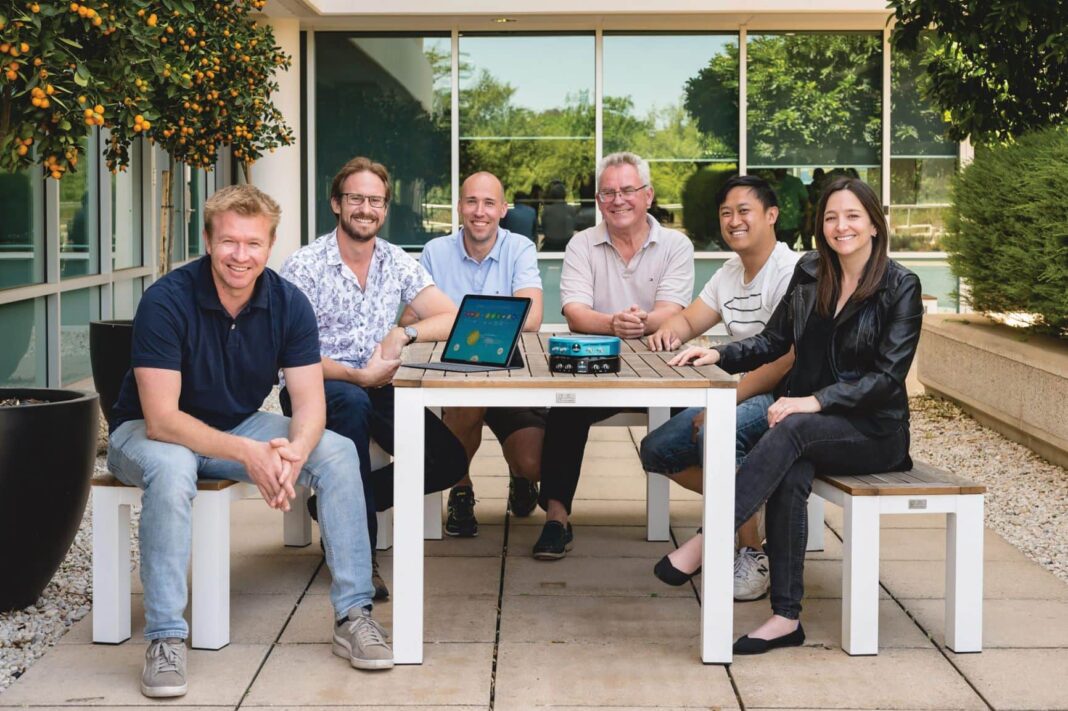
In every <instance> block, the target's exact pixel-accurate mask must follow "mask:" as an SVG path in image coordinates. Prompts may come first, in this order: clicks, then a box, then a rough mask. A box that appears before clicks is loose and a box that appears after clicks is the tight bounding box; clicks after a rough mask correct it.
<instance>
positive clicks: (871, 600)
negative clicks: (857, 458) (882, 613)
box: [842, 496, 879, 655]
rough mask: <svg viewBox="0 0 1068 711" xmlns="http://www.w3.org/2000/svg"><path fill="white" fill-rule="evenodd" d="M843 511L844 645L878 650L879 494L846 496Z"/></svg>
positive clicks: (858, 652)
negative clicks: (877, 495)
mask: <svg viewBox="0 0 1068 711" xmlns="http://www.w3.org/2000/svg"><path fill="white" fill-rule="evenodd" d="M842 514H843V518H844V519H845V526H844V528H845V536H844V541H843V550H842V649H844V650H845V651H846V653H848V654H851V655H861V654H878V653H879V498H878V497H876V496H846V497H845V501H844V505H843V506H842Z"/></svg>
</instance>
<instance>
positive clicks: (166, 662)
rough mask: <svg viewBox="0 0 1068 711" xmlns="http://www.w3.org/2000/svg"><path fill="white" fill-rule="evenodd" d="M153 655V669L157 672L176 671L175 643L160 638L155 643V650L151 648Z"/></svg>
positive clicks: (176, 655) (176, 653)
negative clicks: (154, 661)
mask: <svg viewBox="0 0 1068 711" xmlns="http://www.w3.org/2000/svg"><path fill="white" fill-rule="evenodd" d="M153 655H154V657H155V660H156V664H155V671H156V673H157V674H162V673H163V672H176V671H178V649H177V648H176V647H175V645H173V644H170V643H169V642H166V641H164V640H160V641H159V642H158V643H157V644H156V648H155V650H153Z"/></svg>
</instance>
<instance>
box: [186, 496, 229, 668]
mask: <svg viewBox="0 0 1068 711" xmlns="http://www.w3.org/2000/svg"><path fill="white" fill-rule="evenodd" d="M230 496H231V492H230V491H227V490H223V491H198V492H197V496H196V498H195V499H193V629H192V644H191V646H192V647H193V648H194V649H222V648H223V647H225V646H226V645H228V644H230Z"/></svg>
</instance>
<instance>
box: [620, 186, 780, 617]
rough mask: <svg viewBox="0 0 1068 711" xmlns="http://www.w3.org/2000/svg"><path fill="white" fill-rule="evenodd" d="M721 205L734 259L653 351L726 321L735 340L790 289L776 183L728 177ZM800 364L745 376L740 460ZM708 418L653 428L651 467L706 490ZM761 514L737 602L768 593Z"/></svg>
mask: <svg viewBox="0 0 1068 711" xmlns="http://www.w3.org/2000/svg"><path fill="white" fill-rule="evenodd" d="M716 202H717V204H718V205H719V224H720V231H721V232H722V234H723V238H724V239H725V240H726V242H727V244H728V245H729V246H730V248H731V249H732V250H734V256H732V257H731V258H730V259H728V260H727V262H726V263H725V264H724V265H723V266H722V267H720V269H719V270H718V271H717V272H716V273H715V274H713V275H712V278H711V279H709V280H708V283H707V284H706V285H705V288H704V289H702V290H701V294H700V295H699V296H698V298H697V299H695V300H694V302H693V303H692V304H690V305H689V306H688V307H686V309H685V310H683V311H682V312H681V313H678V314H676V315H675V316H673V317H672V318H671V319H670V320H668V321H667V322H666V323H664V325H663V326H661V327H660V328H659V329H658V330H657V331H656V332H655V333H654V334H652V335H651V336H650V337H649V347H650V348H651V349H652V350H654V351H659V350H668V351H670V350H675V349H676V348H678V347H679V346H681V345H682V344H683V343H685V342H686V341H688V340H690V339H691V338H694V337H695V336H698V335H700V334H702V333H704V332H705V331H707V330H708V329H710V328H712V327H713V326H715V325H716V324H718V323H720V322H722V323H724V324H725V325H726V327H727V333H728V334H729V335H730V337H731V339H733V340H737V339H740V338H747V337H749V336H752V335H754V334H756V333H759V332H760V331H762V330H763V329H764V325H765V324H766V323H767V322H768V319H769V318H770V317H771V314H772V312H774V311H775V308H776V307H777V306H778V305H779V302H780V301H781V300H782V297H783V294H785V293H786V288H787V286H788V285H789V283H790V277H791V276H792V275H793V273H794V266H795V265H796V264H797V260H798V259H799V255H798V254H796V253H795V252H793V251H791V250H790V249H789V248H788V247H787V246H786V245H785V244H783V243H781V242H778V241H777V240H776V239H775V220H776V219H777V218H778V216H779V209H778V206H777V204H776V199H775V192H774V191H773V190H772V188H771V186H770V185H768V183H767V181H765V180H764V179H763V178H758V177H755V176H736V177H733V178H731V179H730V180H728V181H727V182H726V184H725V185H724V186H723V188H722V189H721V190H720V193H719V195H718V199H717V201H716ZM793 362H794V354H793V351H791V352H790V353H788V354H787V355H785V356H783V357H782V358H780V359H779V360H777V361H775V362H773V363H769V364H767V365H765V366H762V367H760V368H758V369H757V370H754V371H752V372H751V373H746V374H745V375H744V376H743V377H742V379H741V380H740V381H739V383H738V408H737V428H736V436H735V452H736V454H735V458H736V461H737V462H738V463H741V461H742V459H744V458H745V455H746V454H748V453H749V450H750V449H752V448H753V445H755V444H756V442H757V440H759V439H760V437H761V435H763V434H764V433H765V432H766V431H767V429H768V419H767V413H768V407H769V406H770V405H771V404H772V403H773V402H774V401H775V398H774V396H773V395H772V392H773V391H774V389H775V386H776V385H778V384H779V381H780V380H782V377H783V376H784V375H785V374H786V373H787V372H788V371H789V370H790V366H791V365H793ZM704 418H705V412H704V410H703V409H701V408H690V409H688V410H684V411H682V412H680V413H679V414H677V415H675V416H674V417H672V418H671V419H670V420H669V421H668V422H666V423H665V424H664V425H662V426H661V427H658V428H657V429H656V430H654V431H652V432H650V433H649V434H648V436H646V437H645V439H644V440H642V444H641V459H642V464H643V466H644V468H645V471H649V472H657V473H660V474H665V475H667V476H669V477H671V478H672V479H674V480H675V481H676V482H678V483H679V484H680V485H682V486H684V487H686V488H687V489H690V490H692V491H696V492H700V491H701V484H702V471H701V453H702V452H703V451H704V446H703V445H704ZM758 517H759V514H757V515H756V516H753V518H752V519H750V520H749V521H748V522H746V524H745V525H744V526H742V528H741V529H740V530H739V531H738V544H739V551H738V554H737V557H736V558H735V564H734V597H735V599H736V600H756V599H759V598H761V597H763V596H764V595H765V594H767V591H768V582H769V581H768V559H767V556H766V555H765V554H764V552H763V548H762V543H763V541H762V536H761V535H760V531H759V525H758ZM664 560H665V561H667V558H666V557H665V559H664ZM656 574H657V576H658V577H660V579H661V580H664V581H665V582H668V583H672V584H681V583H683V582H686V581H687V580H689V578H690V577H691V576H690V575H687V574H685V573H682V572H681V571H678V570H675V569H674V568H673V566H671V564H670V561H668V562H667V564H666V565H665V563H664V562H663V561H662V562H661V563H660V564H658V565H657V569H656Z"/></svg>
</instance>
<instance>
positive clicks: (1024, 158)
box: [945, 127, 1068, 338]
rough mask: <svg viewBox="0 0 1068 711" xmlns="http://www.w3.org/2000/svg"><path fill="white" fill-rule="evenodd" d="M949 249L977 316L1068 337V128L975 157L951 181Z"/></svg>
mask: <svg viewBox="0 0 1068 711" xmlns="http://www.w3.org/2000/svg"><path fill="white" fill-rule="evenodd" d="M949 230H950V233H949V234H948V235H947V236H946V239H945V245H946V249H947V251H948V252H949V262H950V265H951V267H952V268H953V272H954V273H955V274H956V275H957V276H959V277H961V278H963V279H965V280H967V282H968V285H969V287H970V294H969V295H968V301H969V303H970V304H971V306H972V307H973V308H975V309H976V310H978V311H986V312H995V313H1014V312H1025V313H1029V314H1033V315H1034V316H1035V327H1036V328H1037V329H1038V330H1041V331H1044V332H1048V333H1052V334H1054V335H1057V336H1060V337H1062V338H1065V337H1068V128H1065V127H1061V128H1052V129H1045V130H1043V131H1038V132H1035V133H1030V134H1027V135H1025V136H1023V137H1021V138H1020V139H1019V140H1018V141H1016V142H1015V143H1011V144H1007V145H1001V146H991V147H988V148H982V149H980V150H977V151H976V155H975V161H974V162H973V163H972V164H971V165H969V166H968V167H967V168H965V169H964V171H963V172H962V173H961V174H960V176H959V177H958V178H957V179H956V180H955V181H954V186H953V208H952V209H951V210H950V217H949Z"/></svg>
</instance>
